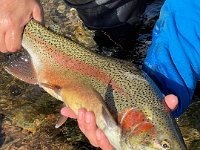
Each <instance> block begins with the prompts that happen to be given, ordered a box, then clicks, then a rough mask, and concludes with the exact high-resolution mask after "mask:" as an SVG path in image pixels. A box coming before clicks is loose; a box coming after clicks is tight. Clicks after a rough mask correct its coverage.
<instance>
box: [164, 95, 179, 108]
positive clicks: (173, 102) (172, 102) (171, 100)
mask: <svg viewBox="0 0 200 150" xmlns="http://www.w3.org/2000/svg"><path fill="white" fill-rule="evenodd" d="M165 103H166V104H167V106H168V107H169V108H170V109H171V110H174V109H176V107H177V106H178V97H177V96H175V95H173V94H170V95H167V96H165Z"/></svg>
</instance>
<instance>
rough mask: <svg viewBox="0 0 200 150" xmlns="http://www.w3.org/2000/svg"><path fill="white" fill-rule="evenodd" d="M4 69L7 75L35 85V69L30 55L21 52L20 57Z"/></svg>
mask: <svg viewBox="0 0 200 150" xmlns="http://www.w3.org/2000/svg"><path fill="white" fill-rule="evenodd" d="M4 68H5V70H6V71H7V72H8V73H9V74H11V75H13V76H15V77H17V78H18V79H20V80H22V81H24V82H27V83H30V84H37V78H36V73H35V69H34V68H33V65H32V61H31V58H30V55H29V54H28V52H26V51H23V54H22V56H20V57H18V58H16V59H14V60H12V61H10V62H9V63H8V64H7V65H6V66H5V67H4Z"/></svg>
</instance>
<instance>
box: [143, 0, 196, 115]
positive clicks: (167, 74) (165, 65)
mask: <svg viewBox="0 0 200 150" xmlns="http://www.w3.org/2000/svg"><path fill="white" fill-rule="evenodd" d="M199 10H200V3H199V1H198V0H176V1H174V0H166V2H165V4H164V5H163V7H162V9H161V13H160V17H159V19H158V21H157V23H156V25H155V27H154V30H153V39H152V44H151V46H150V48H149V50H148V53H147V57H146V59H145V62H144V67H143V69H144V71H145V72H146V73H147V74H148V75H149V76H150V77H151V78H152V79H153V80H154V81H155V82H156V83H157V85H158V87H159V88H160V89H161V91H162V92H163V93H164V94H174V95H176V96H177V97H178V99H179V105H178V107H177V109H176V110H175V111H174V112H173V115H174V116H175V117H179V116H180V115H181V114H182V113H183V112H184V111H185V110H186V109H187V108H188V106H189V104H190V103H191V100H192V97H193V93H194V90H195V86H196V82H197V80H199V78H200V28H199V27H200V11H199Z"/></svg>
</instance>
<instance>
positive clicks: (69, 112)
mask: <svg viewBox="0 0 200 150" xmlns="http://www.w3.org/2000/svg"><path fill="white" fill-rule="evenodd" d="M60 113H61V115H63V116H66V117H69V118H74V119H75V118H76V114H75V113H74V112H73V111H72V110H71V109H70V108H69V107H63V108H61V110H60Z"/></svg>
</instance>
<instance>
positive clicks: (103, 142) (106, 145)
mask: <svg viewBox="0 0 200 150" xmlns="http://www.w3.org/2000/svg"><path fill="white" fill-rule="evenodd" d="M96 137H97V144H98V145H99V147H100V148H101V149H103V150H112V149H113V146H112V145H111V144H110V142H109V141H108V139H107V137H106V136H105V134H104V133H103V131H102V130H101V129H97V130H96Z"/></svg>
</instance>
